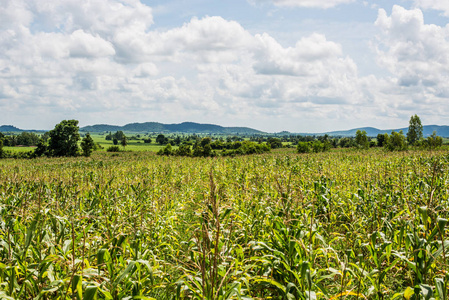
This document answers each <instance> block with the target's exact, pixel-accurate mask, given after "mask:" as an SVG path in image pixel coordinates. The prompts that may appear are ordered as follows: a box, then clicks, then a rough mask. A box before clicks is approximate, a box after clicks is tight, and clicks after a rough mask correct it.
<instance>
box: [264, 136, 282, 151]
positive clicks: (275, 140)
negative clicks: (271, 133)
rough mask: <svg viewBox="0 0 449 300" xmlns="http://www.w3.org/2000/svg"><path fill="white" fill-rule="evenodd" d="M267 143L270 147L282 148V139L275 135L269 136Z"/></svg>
mask: <svg viewBox="0 0 449 300" xmlns="http://www.w3.org/2000/svg"><path fill="white" fill-rule="evenodd" d="M267 144H269V145H270V147H271V149H277V148H282V141H281V140H280V139H278V138H275V137H270V138H269V139H268V140H267Z"/></svg>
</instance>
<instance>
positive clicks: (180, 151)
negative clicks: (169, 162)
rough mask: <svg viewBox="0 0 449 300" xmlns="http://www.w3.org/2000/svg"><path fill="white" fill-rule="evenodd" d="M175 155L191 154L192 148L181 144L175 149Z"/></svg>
mask: <svg viewBox="0 0 449 300" xmlns="http://www.w3.org/2000/svg"><path fill="white" fill-rule="evenodd" d="M176 155H179V156H190V155H192V149H190V146H189V145H187V144H182V145H180V146H179V148H178V150H176Z"/></svg>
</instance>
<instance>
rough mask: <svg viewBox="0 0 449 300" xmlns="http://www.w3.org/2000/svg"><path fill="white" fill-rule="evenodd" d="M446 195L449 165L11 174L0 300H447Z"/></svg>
mask: <svg viewBox="0 0 449 300" xmlns="http://www.w3.org/2000/svg"><path fill="white" fill-rule="evenodd" d="M206 145H207V144H206ZM448 181H449V156H448V155H447V153H446V152H443V151H432V152H429V151H418V150H416V151H409V152H403V153H398V152H385V151H382V150H377V149H371V150H368V151H366V150H364V151H345V150H338V151H331V152H325V153H313V154H305V155H298V154H295V153H292V152H289V151H287V150H281V151H276V152H273V153H268V154H265V155H258V156H242V157H236V158H228V157H215V158H207V157H206V158H203V157H197V158H189V157H166V156H149V155H147V154H145V153H141V154H139V153H130V152H123V153H121V154H120V156H109V155H106V154H101V153H93V155H92V157H91V158H83V157H77V158H66V157H61V158H39V159H36V160H31V161H30V160H5V159H4V160H0V217H1V218H0V236H1V241H0V245H1V246H0V259H1V261H0V262H1V263H0V297H1V298H3V299H32V298H40V299H124V298H126V297H129V298H128V299H132V298H134V299H269V298H271V299H337V298H343V297H344V298H346V297H349V298H350V299H355V298H366V299H393V298H395V299H402V298H405V299H418V298H420V299H431V298H435V299H437V300H439V299H447V298H445V297H447V296H445V295H447V291H448V290H447V287H448V283H449V275H448V273H447V270H448V269H449V266H448V261H449V260H448V255H449V253H448V248H449V241H448V236H449V229H448V226H447V218H448V217H449V210H448V209H449V202H448V199H449V186H448V185H447V182H448ZM445 293H446V294H445Z"/></svg>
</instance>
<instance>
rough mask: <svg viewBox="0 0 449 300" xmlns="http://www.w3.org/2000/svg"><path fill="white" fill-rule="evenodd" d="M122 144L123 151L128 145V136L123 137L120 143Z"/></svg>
mask: <svg viewBox="0 0 449 300" xmlns="http://www.w3.org/2000/svg"><path fill="white" fill-rule="evenodd" d="M120 144H121V145H122V146H123V149H125V147H126V146H127V145H128V139H127V138H126V135H123V138H122V140H121V141H120Z"/></svg>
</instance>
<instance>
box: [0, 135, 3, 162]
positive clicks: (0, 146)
mask: <svg viewBox="0 0 449 300" xmlns="http://www.w3.org/2000/svg"><path fill="white" fill-rule="evenodd" d="M2 157H3V139H0V158H2Z"/></svg>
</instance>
